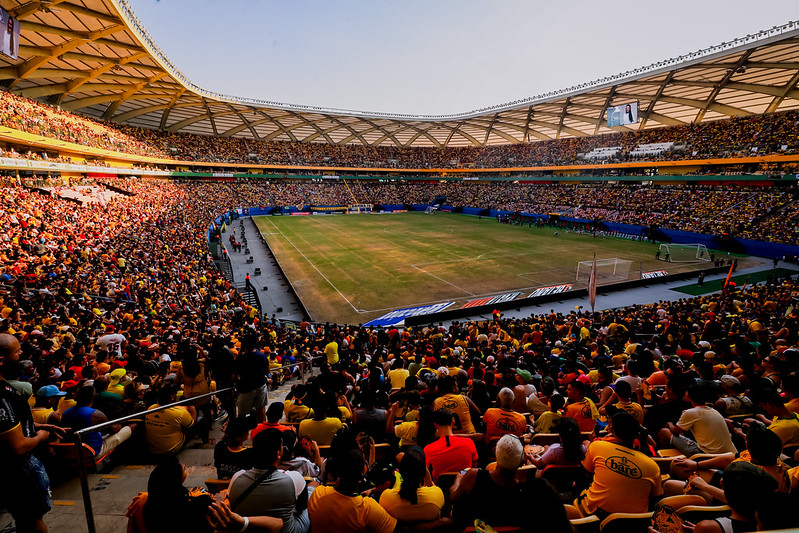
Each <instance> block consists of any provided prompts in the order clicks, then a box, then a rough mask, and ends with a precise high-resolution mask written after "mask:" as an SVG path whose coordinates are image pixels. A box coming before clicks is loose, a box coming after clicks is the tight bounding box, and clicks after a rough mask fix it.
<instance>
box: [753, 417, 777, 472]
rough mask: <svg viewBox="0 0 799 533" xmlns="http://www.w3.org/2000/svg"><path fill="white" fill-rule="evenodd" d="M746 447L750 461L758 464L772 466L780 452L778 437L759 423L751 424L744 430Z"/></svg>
mask: <svg viewBox="0 0 799 533" xmlns="http://www.w3.org/2000/svg"><path fill="white" fill-rule="evenodd" d="M746 449H747V450H749V454H750V455H751V456H752V462H753V463H755V464H757V465H760V466H773V465H775V464H777V459H778V458H779V456H780V453H782V441H781V440H780V437H779V436H778V435H777V434H776V433H774V432H773V431H771V430H770V429H768V428H766V427H764V426H762V425H761V424H759V423H758V424H752V426H751V427H750V428H749V431H747V432H746Z"/></svg>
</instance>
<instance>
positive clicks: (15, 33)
mask: <svg viewBox="0 0 799 533" xmlns="http://www.w3.org/2000/svg"><path fill="white" fill-rule="evenodd" d="M19 27H20V24H19V20H17V19H15V18H14V17H12V16H11V15H10V14H9V13H8V11H6V10H5V9H2V8H0V32H2V35H3V38H2V39H1V40H0V52H2V53H4V54H5V55H7V56H9V57H10V58H11V59H17V58H18V57H19Z"/></svg>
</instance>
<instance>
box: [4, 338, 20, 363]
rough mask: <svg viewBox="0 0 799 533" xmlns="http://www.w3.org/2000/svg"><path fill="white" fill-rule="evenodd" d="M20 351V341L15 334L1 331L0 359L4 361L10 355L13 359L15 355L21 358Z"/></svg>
mask: <svg viewBox="0 0 799 533" xmlns="http://www.w3.org/2000/svg"><path fill="white" fill-rule="evenodd" d="M19 351H20V345H19V341H18V340H17V338H16V337H15V336H13V335H9V334H8V333H0V361H4V360H5V359H6V358H8V357H11V358H12V359H13V358H14V356H15V355H16V359H19Z"/></svg>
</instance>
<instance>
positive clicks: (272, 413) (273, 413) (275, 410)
mask: <svg viewBox="0 0 799 533" xmlns="http://www.w3.org/2000/svg"><path fill="white" fill-rule="evenodd" d="M281 418H283V404H282V403H280V402H272V403H271V404H269V407H268V408H267V409H266V421H267V422H269V423H270V424H277V423H278V422H280V419H281Z"/></svg>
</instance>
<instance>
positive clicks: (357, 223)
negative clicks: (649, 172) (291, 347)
mask: <svg viewBox="0 0 799 533" xmlns="http://www.w3.org/2000/svg"><path fill="white" fill-rule="evenodd" d="M254 220H255V222H256V224H257V226H258V228H259V230H260V231H261V233H262V234H263V235H264V237H265V238H266V240H267V241H268V242H269V246H270V247H271V248H272V251H273V253H274V254H275V257H276V258H277V260H278V263H279V265H280V267H281V268H282V269H283V271H284V272H285V274H286V276H287V277H288V279H289V282H290V283H291V284H292V285H293V286H294V288H295V290H296V291H297V293H298V294H299V296H300V298H301V299H302V302H303V304H304V305H305V307H306V308H307V309H308V312H309V313H310V314H311V317H312V318H313V319H314V320H317V321H331V322H347V323H363V322H367V321H369V320H371V319H373V318H376V317H378V316H380V315H382V314H385V313H387V312H388V311H391V310H393V309H398V308H403V307H415V306H420V305H426V304H432V303H438V302H446V301H454V302H455V304H456V305H457V306H458V307H459V306H461V305H463V304H464V303H466V302H468V301H469V300H473V299H476V298H481V297H486V296H491V295H497V294H503V293H507V292H516V291H518V292H521V293H522V295H521V296H527V295H528V294H529V293H530V292H532V290H534V289H536V288H538V287H546V286H552V285H560V284H568V283H573V284H574V288H580V287H581V286H585V282H584V281H583V282H581V283H575V277H576V272H577V264H578V262H580V261H590V260H591V258H592V256H593V254H594V253H596V257H597V259H598V260H599V259H610V258H618V259H623V260H629V261H631V266H630V270H629V278H628V279H637V278H638V277H639V276H640V272H641V271H644V272H647V271H653V270H666V271H667V272H668V273H672V274H673V273H676V272H683V271H686V270H693V269H697V268H701V267H706V266H708V263H699V264H692V263H665V262H663V261H658V260H656V259H655V252H656V250H657V245H655V244H652V243H642V242H635V241H630V240H626V239H616V238H595V237H592V236H590V235H578V234H576V233H573V232H572V233H569V234H567V233H566V232H565V231H563V230H561V231H559V234H558V235H555V234H554V233H555V232H554V230H553V229H552V228H530V227H527V226H510V225H507V224H500V223H498V222H497V221H496V220H495V219H492V218H483V219H478V218H477V217H472V216H466V215H459V214H451V213H436V214H434V215H426V214H424V213H397V214H381V215H377V214H372V215H327V216H263V217H255V218H254ZM581 278H582V276H581ZM602 282H603V280H602V279H600V280H599V283H600V284H602Z"/></svg>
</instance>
